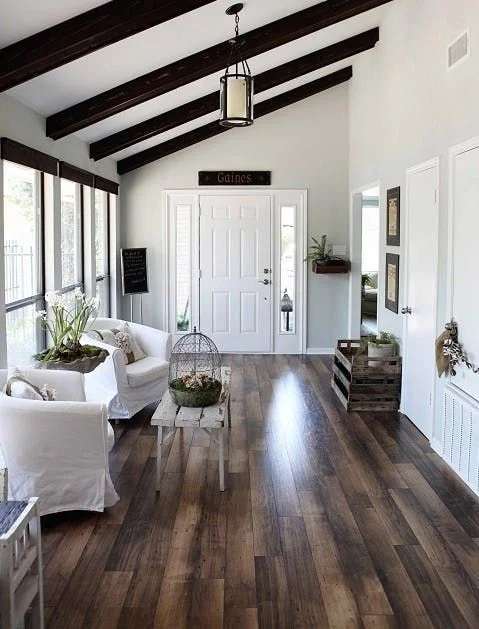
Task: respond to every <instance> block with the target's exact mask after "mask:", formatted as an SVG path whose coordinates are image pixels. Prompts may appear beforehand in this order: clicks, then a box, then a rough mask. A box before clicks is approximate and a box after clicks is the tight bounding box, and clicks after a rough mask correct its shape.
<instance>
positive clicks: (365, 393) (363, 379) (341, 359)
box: [331, 339, 402, 411]
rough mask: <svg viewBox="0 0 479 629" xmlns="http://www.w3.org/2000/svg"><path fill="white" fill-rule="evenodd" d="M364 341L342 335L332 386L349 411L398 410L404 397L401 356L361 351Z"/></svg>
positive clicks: (334, 364)
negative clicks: (381, 355)
mask: <svg viewBox="0 0 479 629" xmlns="http://www.w3.org/2000/svg"><path fill="white" fill-rule="evenodd" d="M360 344H361V343H360V341H359V340H352V339H340V340H339V341H338V345H337V347H336V351H335V355H334V361H333V374H332V379H331V386H332V388H333V390H334V392H335V393H336V395H337V396H338V398H339V399H340V401H341V403H342V404H343V406H344V407H345V408H346V410H347V411H397V410H398V408H399V401H400V399H401V362H402V361H401V357H400V356H388V357H386V358H374V357H372V356H368V355H367V354H365V353H360Z"/></svg>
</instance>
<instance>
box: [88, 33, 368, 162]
mask: <svg viewBox="0 0 479 629" xmlns="http://www.w3.org/2000/svg"><path fill="white" fill-rule="evenodd" d="M378 40H379V28H372V29H371V30H369V31H365V32H364V33H360V34H359V35H355V36H353V37H350V38H348V39H345V40H343V41H340V42H338V43H336V44H332V45H331V46H327V47H326V48H322V49H321V50H317V51H315V52H312V53H310V54H308V55H304V56H303V57H300V58H299V59H294V60H293V61H289V62H288V63H284V64H283V65H280V66H277V67H276V68H272V69H271V70H267V71H266V72H263V73H261V74H258V75H257V76H255V78H254V92H255V94H259V93H261V92H264V91H265V90H268V89H271V88H272V87H275V86H277V85H280V84H281V83H286V82H287V81H291V80H292V79H296V78H298V77H300V76H303V75H305V74H308V73H309V72H313V71H314V70H318V69H319V68H323V67H325V66H328V65H331V64H332V63H336V62H338V61H342V60H343V59H347V58H348V57H351V56H353V55H356V54H358V53H360V52H364V51H365V50H369V49H370V48H373V47H374V46H375V45H376V43H377V42H378ZM219 94H220V93H219V91H217V92H213V93H212V94H208V95H207V96H203V97H202V98H197V99H196V100H194V101H191V102H189V103H185V104H184V105H181V106H180V107H176V108H175V109H172V110H170V111H167V112H165V113H163V114H160V115H158V116H154V117H153V118H150V119H149V120H145V121H143V122H140V123H138V124H136V125H133V126H131V127H129V128H128V129H125V130H123V131H119V132H118V133H113V134H112V135H109V136H107V137H105V138H102V139H101V140H98V141H97V142H93V143H92V144H90V157H92V158H93V159H94V160H98V159H102V158H103V157H107V156H108V155H113V153H117V152H118V151H121V150H123V149H125V148H128V147H129V146H133V145H134V144H137V143H138V142H142V141H144V140H148V139H149V138H152V137H154V136H155V135H158V134H160V133H164V132H165V131H169V130H170V129H173V128H174V127H178V126H180V125H182V124H185V123H187V122H189V121H191V120H194V119H195V118H200V117H201V116H205V115H206V114H209V113H211V112H212V111H215V110H216V109H218V106H219V98H220V96H219Z"/></svg>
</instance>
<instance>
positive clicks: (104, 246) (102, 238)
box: [95, 189, 110, 317]
mask: <svg viewBox="0 0 479 629" xmlns="http://www.w3.org/2000/svg"><path fill="white" fill-rule="evenodd" d="M109 208H110V203H109V194H108V193H107V192H104V191H103V190H98V189H95V266H96V295H97V297H98V298H99V299H100V308H99V311H98V314H99V316H101V317H109V316H110V265H109V254H110V251H109V249H110V247H109V245H110V240H109V218H110V216H109V214H110V212H109Z"/></svg>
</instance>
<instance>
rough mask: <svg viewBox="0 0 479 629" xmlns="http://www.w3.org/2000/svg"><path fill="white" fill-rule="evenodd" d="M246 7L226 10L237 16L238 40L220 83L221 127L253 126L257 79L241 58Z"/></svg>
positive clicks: (239, 4)
mask: <svg viewBox="0 0 479 629" xmlns="http://www.w3.org/2000/svg"><path fill="white" fill-rule="evenodd" d="M242 8H243V3H242V2H238V3H237V4H233V5H232V6H230V7H229V8H228V9H226V15H234V16H235V36H234V39H231V40H230V43H231V53H230V58H229V60H228V65H227V67H226V70H225V73H224V75H223V76H222V77H221V79H220V125H221V126H223V127H247V126H248V125H251V124H253V77H252V76H251V70H250V69H249V65H248V62H247V61H246V59H243V57H242V55H241V41H240V39H239V16H238V13H239V12H240V11H241V9H242Z"/></svg>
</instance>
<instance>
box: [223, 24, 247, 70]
mask: <svg viewBox="0 0 479 629" xmlns="http://www.w3.org/2000/svg"><path fill="white" fill-rule="evenodd" d="M233 55H234V59H235V60H234V64H235V74H236V75H238V65H239V63H240V62H241V65H242V66H243V74H251V70H250V69H249V65H248V61H247V60H245V59H243V57H242V56H241V51H240V43H239V15H238V13H235V37H234V39H232V40H231V50H230V56H229V59H228V65H227V66H226V71H225V73H226V74H228V70H229V69H230V66H231V63H232V61H233Z"/></svg>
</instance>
